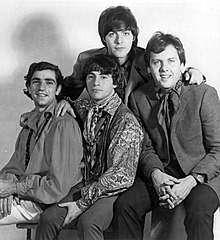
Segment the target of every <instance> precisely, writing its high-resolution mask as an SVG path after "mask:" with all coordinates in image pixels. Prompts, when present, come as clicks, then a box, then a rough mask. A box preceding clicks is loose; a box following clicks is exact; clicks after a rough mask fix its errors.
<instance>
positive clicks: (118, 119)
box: [36, 54, 143, 240]
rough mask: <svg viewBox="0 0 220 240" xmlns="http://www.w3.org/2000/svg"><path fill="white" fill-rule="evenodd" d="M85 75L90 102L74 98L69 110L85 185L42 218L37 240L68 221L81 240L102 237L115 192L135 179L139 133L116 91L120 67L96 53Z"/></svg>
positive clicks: (51, 235) (54, 233)
mask: <svg viewBox="0 0 220 240" xmlns="http://www.w3.org/2000/svg"><path fill="white" fill-rule="evenodd" d="M83 73H84V75H83V81H84V82H85V85H86V88H87V90H88V93H89V95H90V98H91V99H90V100H88V99H81V100H76V101H74V102H73V104H74V106H73V107H74V110H75V112H76V113H78V114H77V115H79V116H80V119H81V120H82V121H83V124H84V130H83V140H84V163H85V168H84V182H85V186H84V187H83V188H82V190H81V194H78V195H81V196H80V197H78V198H77V196H76V195H77V194H76V195H74V194H72V192H70V193H69V194H68V196H67V197H66V198H64V199H63V200H62V204H59V206H52V207H51V208H47V209H46V210H45V211H44V212H43V214H41V217H40V222H39V224H38V228H37V232H36V239H37V240H50V239H56V237H57V236H58V235H59V233H60V231H61V229H62V226H64V225H66V224H68V223H70V222H72V221H73V224H74V223H77V227H78V233H79V238H80V239H87V240H89V239H90V240H92V239H94V240H99V239H103V238H104V237H103V232H104V231H105V230H106V229H107V228H108V227H109V225H110V223H111V220H112V216H113V204H114V202H115V200H116V199H117V196H118V194H119V193H121V192H123V191H125V190H126V189H128V188H129V187H131V186H132V184H133V182H134V179H135V175H136V169H137V165H138V160H139V155H140V152H141V146H142V140H143V132H142V128H141V126H140V125H139V123H138V121H137V119H136V118H135V116H134V115H133V114H132V113H131V111H130V110H129V109H128V108H127V107H126V106H125V105H124V104H123V103H122V100H121V98H119V96H118V94H117V93H116V92H115V88H116V87H117V84H118V82H119V81H120V65H119V63H118V61H117V59H116V58H115V57H113V56H110V55H105V54H100V55H94V56H93V57H91V58H90V59H89V60H88V61H87V63H86V64H85V66H84V69H83ZM73 189H74V187H73Z"/></svg>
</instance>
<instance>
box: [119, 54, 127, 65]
mask: <svg viewBox="0 0 220 240" xmlns="http://www.w3.org/2000/svg"><path fill="white" fill-rule="evenodd" d="M127 59H128V56H126V57H123V58H118V61H119V64H120V66H122V65H123V64H124V63H125V62H126V61H127Z"/></svg>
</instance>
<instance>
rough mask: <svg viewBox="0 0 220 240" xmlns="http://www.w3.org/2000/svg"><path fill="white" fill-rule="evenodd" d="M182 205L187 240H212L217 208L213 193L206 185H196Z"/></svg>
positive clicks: (217, 204) (215, 195)
mask: <svg viewBox="0 0 220 240" xmlns="http://www.w3.org/2000/svg"><path fill="white" fill-rule="evenodd" d="M183 203H184V207H185V209H186V217H185V220H184V225H185V229H186V233H187V236H188V240H213V238H214V236H213V220H214V213H215V211H216V210H217V208H218V206H219V200H218V197H217V194H216V193H215V191H214V190H213V189H212V188H211V187H210V186H208V185H206V184H201V185H197V186H196V187H195V188H193V189H192V191H191V192H190V194H189V195H188V196H187V198H186V199H185V200H184V202H183Z"/></svg>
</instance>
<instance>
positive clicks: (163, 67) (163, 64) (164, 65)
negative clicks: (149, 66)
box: [160, 62, 168, 71]
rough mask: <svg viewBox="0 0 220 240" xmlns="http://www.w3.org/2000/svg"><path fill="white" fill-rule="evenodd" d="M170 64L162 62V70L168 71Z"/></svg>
mask: <svg viewBox="0 0 220 240" xmlns="http://www.w3.org/2000/svg"><path fill="white" fill-rule="evenodd" d="M167 70H168V64H167V63H166V62H161V66H160V71H167Z"/></svg>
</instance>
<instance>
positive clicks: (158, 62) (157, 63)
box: [151, 60, 160, 66]
mask: <svg viewBox="0 0 220 240" xmlns="http://www.w3.org/2000/svg"><path fill="white" fill-rule="evenodd" d="M151 63H152V64H153V65H155V66H157V65H159V64H160V61H159V60H153V61H152V62H151Z"/></svg>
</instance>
